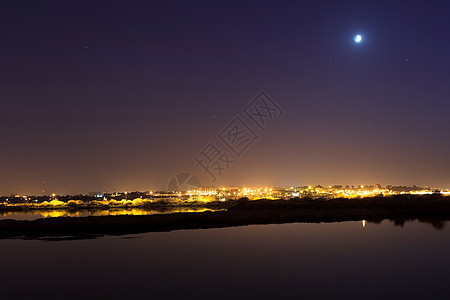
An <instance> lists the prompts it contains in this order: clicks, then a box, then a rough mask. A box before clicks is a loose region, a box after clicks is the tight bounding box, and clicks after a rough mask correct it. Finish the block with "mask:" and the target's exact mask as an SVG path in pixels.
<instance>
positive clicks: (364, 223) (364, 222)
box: [361, 220, 366, 228]
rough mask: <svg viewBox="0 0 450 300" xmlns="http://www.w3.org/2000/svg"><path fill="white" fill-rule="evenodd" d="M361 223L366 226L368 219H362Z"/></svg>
mask: <svg viewBox="0 0 450 300" xmlns="http://www.w3.org/2000/svg"><path fill="white" fill-rule="evenodd" d="M361 223H362V227H363V228H364V227H366V220H362V221H361Z"/></svg>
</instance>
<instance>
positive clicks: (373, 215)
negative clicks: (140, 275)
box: [0, 194, 450, 240]
mask: <svg viewBox="0 0 450 300" xmlns="http://www.w3.org/2000/svg"><path fill="white" fill-rule="evenodd" d="M385 219H388V220H392V221H394V222H395V223H396V224H397V225H402V224H403V223H405V222H407V221H410V220H419V221H422V222H427V223H430V224H432V225H433V226H434V227H435V228H437V229H439V228H442V227H443V226H444V222H445V221H447V220H450V197H444V196H442V195H439V194H435V195H423V196H412V195H399V196H393V197H374V198H364V199H332V200H320V199H319V200H311V199H291V200H264V199H263V200H257V201H248V200H247V199H241V200H239V201H237V202H236V204H235V205H234V206H232V207H230V208H229V209H228V211H219V212H203V213H174V214H167V215H148V216H102V217H85V218H73V217H72V218H69V217H62V218H49V219H38V220H34V221H16V220H2V221H0V239H6V238H23V239H49V240H52V239H56V240H57V239H80V238H81V239H83V238H95V237H99V236H104V235H125V234H136V233H144V232H156V231H161V232H162V231H172V230H180V229H205V228H221V227H231V226H243V225H252V224H276V223H292V222H305V223H320V222H343V221H359V220H367V221H368V222H376V223H378V222H381V221H382V220H385Z"/></svg>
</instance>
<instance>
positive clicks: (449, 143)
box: [0, 1, 450, 194]
mask: <svg viewBox="0 0 450 300" xmlns="http://www.w3.org/2000/svg"><path fill="white" fill-rule="evenodd" d="M449 9H450V4H449V3H448V2H447V1H428V2H420V3H416V2H411V1H396V2H395V3H394V2H392V1H364V2H362V1H2V4H1V5H0V28H1V29H0V30H1V33H2V35H1V36H2V41H1V43H0V63H1V65H0V82H1V89H0V99H1V104H2V118H1V119H0V123H1V126H0V130H1V133H2V145H1V148H0V149H1V150H0V154H1V157H2V159H1V162H0V165H1V168H2V172H1V173H0V174H1V175H0V194H11V193H28V194H34V193H41V190H42V181H43V180H45V182H46V190H47V191H48V192H55V193H64V194H65V193H85V192H90V191H105V190H106V189H108V190H109V191H114V190H117V191H119V190H126V189H127V190H130V191H131V190H151V189H164V188H166V186H167V183H168V181H169V180H170V178H171V177H172V176H173V175H175V174H177V173H179V172H191V173H194V174H195V175H197V176H198V178H199V179H200V180H201V182H202V184H204V185H211V184H217V185H220V184H226V185H241V186H245V185H266V184H267V185H281V186H285V185H314V184H323V185H328V184H355V185H357V184H369V183H370V184H375V183H380V184H383V185H386V184H402V185H412V184H417V185H437V186H442V187H450V171H449V170H450V158H449V153H450V138H449V129H450V118H449V111H450V99H449V95H450V84H449V82H450V71H449V70H450V68H449V67H450V59H449V53H450V40H449V36H450V19H449V18H448V11H449ZM356 34H361V35H362V36H363V42H362V43H360V44H355V42H354V40H353V37H354V36H355V35H356ZM261 90H265V91H267V92H268V94H269V95H270V96H271V97H272V98H273V99H274V100H275V101H276V102H277V103H278V104H279V105H280V106H281V107H282V108H283V109H284V111H285V114H284V116H283V117H282V118H280V119H277V120H274V121H273V122H270V124H268V127H267V131H266V133H265V134H263V135H262V134H259V132H258V134H259V135H260V139H258V140H257V141H256V142H254V143H253V144H252V145H251V146H250V147H248V149H247V150H246V151H245V152H244V153H243V155H242V157H240V158H237V159H236V160H235V163H233V164H232V165H230V167H229V169H228V170H226V171H225V172H223V174H222V176H219V177H218V178H217V181H216V182H215V183H213V182H211V180H210V179H209V177H208V176H203V175H202V170H201V169H200V168H199V167H196V166H195V161H194V160H193V157H194V156H196V155H198V153H199V152H200V151H201V150H202V148H203V147H204V146H206V145H207V144H208V143H209V142H210V141H211V140H213V139H217V136H218V134H219V133H220V132H221V130H222V129H224V128H225V126H227V124H228V123H229V122H230V121H231V120H233V118H234V117H235V116H238V115H241V114H242V113H243V112H242V109H243V108H244V107H245V105H246V104H247V103H249V102H250V101H251V100H252V99H253V98H254V97H255V96H256V95H257V94H258V92H259V91H261ZM247 121H248V120H247Z"/></svg>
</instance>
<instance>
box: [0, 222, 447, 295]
mask: <svg viewBox="0 0 450 300" xmlns="http://www.w3.org/2000/svg"><path fill="white" fill-rule="evenodd" d="M449 228H450V227H444V228H443V229H442V230H436V229H434V228H433V227H432V226H431V225H429V224H423V223H418V222H411V223H406V224H405V226H404V227H399V226H394V225H393V223H391V222H388V221H384V222H382V223H381V224H372V223H367V224H366V227H364V228H363V227H362V223H361V222H345V223H330V224H325V223H321V224H298V223H297V224H282V225H254V226H246V227H235V228H224V229H204V230H182V231H174V232H166V233H148V234H140V235H135V236H125V237H105V238H100V239H97V240H78V241H59V242H43V241H27V240H2V241H0V255H1V275H0V287H1V292H0V293H1V298H2V299H15V298H30V299H36V298H39V299H94V298H96V299H118V298H127V299H136V298H138V299H143V298H145V299H446V298H448V297H449V295H450V281H449V274H450V229H449Z"/></svg>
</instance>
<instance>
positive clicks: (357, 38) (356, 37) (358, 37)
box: [353, 34, 362, 43]
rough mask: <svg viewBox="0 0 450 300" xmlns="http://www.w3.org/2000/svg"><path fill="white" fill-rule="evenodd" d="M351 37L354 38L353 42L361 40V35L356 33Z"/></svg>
mask: <svg viewBox="0 0 450 300" xmlns="http://www.w3.org/2000/svg"><path fill="white" fill-rule="evenodd" d="M353 39H354V40H355V42H357V43H360V42H361V41H362V36H361V35H359V34H357V35H355V37H354V38H353Z"/></svg>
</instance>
